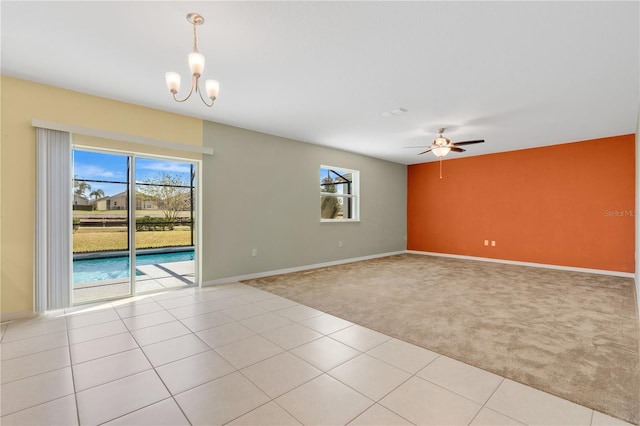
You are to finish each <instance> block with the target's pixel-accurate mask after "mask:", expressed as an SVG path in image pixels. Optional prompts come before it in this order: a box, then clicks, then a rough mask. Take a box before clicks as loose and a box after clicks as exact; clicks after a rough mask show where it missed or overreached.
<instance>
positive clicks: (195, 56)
mask: <svg viewBox="0 0 640 426" xmlns="http://www.w3.org/2000/svg"><path fill="white" fill-rule="evenodd" d="M189 69H190V70H191V75H193V76H194V77H200V76H201V75H202V73H203V72H204V55H203V54H202V53H200V52H191V53H189Z"/></svg>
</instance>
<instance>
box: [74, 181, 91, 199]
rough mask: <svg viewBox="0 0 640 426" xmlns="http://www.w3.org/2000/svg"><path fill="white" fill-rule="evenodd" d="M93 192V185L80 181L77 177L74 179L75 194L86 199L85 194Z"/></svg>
mask: <svg viewBox="0 0 640 426" xmlns="http://www.w3.org/2000/svg"><path fill="white" fill-rule="evenodd" d="M87 191H91V185H89V184H88V183H87V182H85V181H84V180H78V177H77V176H74V177H73V193H74V194H76V195H79V196H81V197H84V194H85V192H87Z"/></svg>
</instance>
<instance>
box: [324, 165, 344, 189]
mask: <svg viewBox="0 0 640 426" xmlns="http://www.w3.org/2000/svg"><path fill="white" fill-rule="evenodd" d="M327 169H329V170H334V171H336V172H338V173H340V174H341V175H343V176H344V175H345V174H347V173H349V172H348V171H346V170H342V169H338V168H336V167H323V166H321V167H320V183H322V182H323V180H324V179H325V178H326V177H327V175H328V176H329V177H330V178H332V179H333V180H334V181H335V180H336V179H337V176H336V175H335V174H333V173H330V172H328V170H327ZM336 192H337V193H338V194H344V193H345V192H346V188H345V185H336Z"/></svg>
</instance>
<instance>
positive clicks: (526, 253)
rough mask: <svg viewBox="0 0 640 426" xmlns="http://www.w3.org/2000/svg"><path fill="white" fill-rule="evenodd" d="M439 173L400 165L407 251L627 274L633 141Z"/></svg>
mask: <svg viewBox="0 0 640 426" xmlns="http://www.w3.org/2000/svg"><path fill="white" fill-rule="evenodd" d="M449 155H451V154H449ZM442 176H443V179H440V178H439V163H438V162H432V163H423V164H416V165H411V166H409V168H408V192H407V227H408V231H407V248H408V249H409V250H418V251H428V252H436V253H448V254H458V255H466V256H478V257H486V258H495V259H503V260H515V261H521V262H534V263H543V264H550V265H561V266H572V267H579V268H592V269H603V270H610V271H620V272H634V244H635V242H634V239H635V237H634V230H635V228H634V221H635V218H634V214H635V212H634V209H635V194H634V187H635V135H633V134H631V135H624V136H616V137H609V138H603V139H594V140H589V141H583V142H574V143H567V144H562V145H553V146H548V147H542V148H533V149H524V150H519V151H511V152H504V153H498V154H489V155H481V156H475V157H467V158H460V159H448V160H444V161H443V162H442ZM484 240H489V246H488V247H487V246H484ZM491 241H495V242H496V246H495V247H491Z"/></svg>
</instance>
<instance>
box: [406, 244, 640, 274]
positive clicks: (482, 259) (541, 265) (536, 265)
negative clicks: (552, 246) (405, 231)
mask: <svg viewBox="0 0 640 426" xmlns="http://www.w3.org/2000/svg"><path fill="white" fill-rule="evenodd" d="M406 253H411V254H423V255H425V256H439V257H451V258H453V259H467V260H477V261H480V262H493V263H504V264H507V265H519V266H531V267H534V268H547V269H558V270H561V271H571V272H586V273H589V274H600V275H612V276H614V277H624V278H634V277H635V274H632V273H631V272H619V271H607V270H605V269H589V268H576V267H573V266H560V265H549V264H546V263H533V262H519V261H516V260H504V259H492V258H490V257H476V256H464V255H461V254H447V253H435V252H430V251H416V250H407V251H406Z"/></svg>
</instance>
